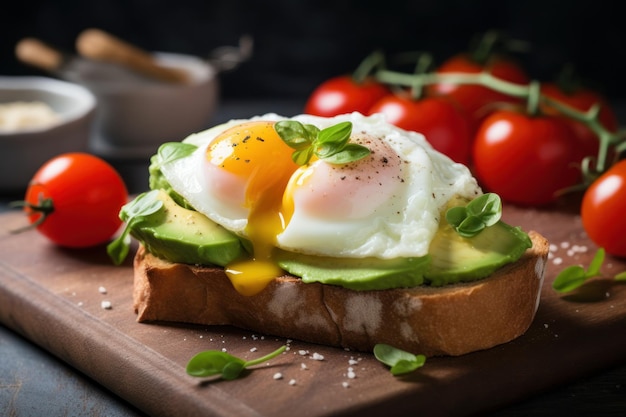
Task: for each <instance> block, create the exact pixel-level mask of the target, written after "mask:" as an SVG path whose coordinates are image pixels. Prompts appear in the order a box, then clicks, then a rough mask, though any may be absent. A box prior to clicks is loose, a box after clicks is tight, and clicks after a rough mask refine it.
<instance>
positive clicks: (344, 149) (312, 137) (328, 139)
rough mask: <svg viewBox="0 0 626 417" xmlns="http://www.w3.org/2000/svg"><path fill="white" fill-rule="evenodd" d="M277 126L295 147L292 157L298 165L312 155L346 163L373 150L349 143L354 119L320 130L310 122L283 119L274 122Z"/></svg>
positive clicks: (287, 140)
mask: <svg viewBox="0 0 626 417" xmlns="http://www.w3.org/2000/svg"><path fill="white" fill-rule="evenodd" d="M274 129H275V130H276V132H277V133H278V135H279V136H280V137H281V139H282V140H283V141H284V142H285V143H286V144H287V145H289V147H291V148H293V149H294V152H293V154H292V155H291V159H292V160H293V161H294V162H295V163H296V164H298V165H307V164H308V163H309V162H310V161H311V158H312V157H313V156H316V157H317V158H319V159H323V160H324V161H326V162H328V163H330V164H347V163H349V162H354V161H358V160H359V159H361V158H365V157H366V156H367V155H369V154H370V150H369V149H368V148H366V147H365V146H362V145H359V144H357V143H350V135H351V134H352V123H351V122H341V123H338V124H336V125H333V126H329V127H327V128H325V129H323V130H320V129H319V128H317V127H316V126H313V125H311V124H305V123H300V122H298V121H295V120H282V121H279V122H277V123H276V124H275V125H274Z"/></svg>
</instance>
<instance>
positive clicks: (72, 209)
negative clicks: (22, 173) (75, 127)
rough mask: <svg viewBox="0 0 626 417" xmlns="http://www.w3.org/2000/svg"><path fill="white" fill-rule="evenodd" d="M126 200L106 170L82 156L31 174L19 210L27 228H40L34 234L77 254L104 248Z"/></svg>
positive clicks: (55, 161) (117, 178) (112, 171)
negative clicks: (85, 249)
mask: <svg viewBox="0 0 626 417" xmlns="http://www.w3.org/2000/svg"><path fill="white" fill-rule="evenodd" d="M127 199H128V192H127V190H126V185H125V184H124V181H123V180H122V178H121V177H120V175H119V174H118V173H117V171H116V170H115V169H114V168H113V167H112V166H111V165H109V164H108V163H107V162H105V161H104V160H102V159H100V158H98V157H96V156H93V155H90V154H87V153H67V154H62V155H59V156H57V157H55V158H52V159H51V160H49V161H48V162H46V163H45V164H44V165H43V166H41V168H39V170H38V171H37V172H36V173H35V175H34V176H33V178H32V179H31V181H30V183H29V185H28V188H27V190H26V197H25V199H24V203H25V204H26V205H25V208H24V210H25V211H26V213H27V214H28V218H29V221H30V223H31V224H37V222H38V221H40V222H41V223H39V224H38V225H37V230H38V231H39V232H41V233H42V234H43V235H44V236H46V237H47V238H48V239H50V240H51V241H52V242H54V243H56V244H57V245H60V246H64V247H71V248H79V247H88V246H95V245H98V244H101V243H105V242H106V241H108V240H109V239H110V238H111V237H112V236H113V235H114V234H115V232H116V231H117V230H118V228H119V227H120V225H121V223H122V221H121V220H120V218H119V211H120V209H121V207H122V206H123V205H124V204H125V203H126V202H127ZM42 205H43V206H45V207H47V208H44V209H41V208H40V207H41V206H42ZM43 216H45V217H43Z"/></svg>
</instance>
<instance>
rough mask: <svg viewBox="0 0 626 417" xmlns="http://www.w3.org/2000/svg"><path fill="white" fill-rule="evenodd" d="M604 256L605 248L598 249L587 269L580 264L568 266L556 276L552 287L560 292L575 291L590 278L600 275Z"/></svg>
mask: <svg viewBox="0 0 626 417" xmlns="http://www.w3.org/2000/svg"><path fill="white" fill-rule="evenodd" d="M604 256H605V251H604V248H600V249H598V250H597V251H596V254H595V255H594V257H593V259H592V261H591V263H590V264H589V268H588V269H587V270H585V268H583V267H582V266H580V265H572V266H568V267H567V268H565V269H564V270H562V271H561V272H560V273H559V274H558V275H557V276H556V278H555V279H554V281H553V282H552V288H553V289H554V290H555V291H558V292H569V291H573V290H575V289H576V288H578V287H580V286H581V285H583V284H584V283H585V282H586V281H587V280H588V279H590V278H593V277H595V276H598V275H600V268H601V267H602V263H603V262H604Z"/></svg>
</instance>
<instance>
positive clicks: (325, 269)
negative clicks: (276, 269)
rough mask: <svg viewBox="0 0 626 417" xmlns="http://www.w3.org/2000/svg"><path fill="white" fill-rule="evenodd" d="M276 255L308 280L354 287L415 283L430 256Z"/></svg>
mask: <svg viewBox="0 0 626 417" xmlns="http://www.w3.org/2000/svg"><path fill="white" fill-rule="evenodd" d="M274 257H275V259H276V260H277V262H278V265H280V267H281V268H283V269H284V270H285V271H287V272H289V273H290V274H292V275H295V276H299V277H301V278H302V281H303V282H305V283H311V282H320V283H322V284H332V285H340V286H342V287H345V288H349V289H353V290H381V289H388V288H404V287H415V286H418V285H421V284H422V283H423V282H424V277H423V274H424V271H425V269H426V267H427V266H428V263H429V256H428V255H427V256H424V257H417V258H398V259H389V260H387V259H378V258H361V259H357V258H334V257H330V256H313V255H305V254H300V253H293V252H287V251H283V250H277V251H276V252H275V254H274Z"/></svg>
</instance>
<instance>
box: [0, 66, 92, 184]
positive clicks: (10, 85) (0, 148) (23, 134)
mask: <svg viewBox="0 0 626 417" xmlns="http://www.w3.org/2000/svg"><path fill="white" fill-rule="evenodd" d="M20 102H24V103H31V104H32V103H37V102H39V103H45V104H46V105H47V106H48V107H49V108H50V109H52V111H53V112H54V113H55V114H56V115H57V116H58V120H57V121H55V122H54V123H53V124H51V125H48V126H40V127H32V126H31V127H29V125H28V124H27V123H26V124H23V125H22V126H21V127H19V128H18V127H15V128H6V126H8V125H5V128H0V190H2V191H3V192H4V191H22V190H25V189H26V187H27V185H28V182H29V180H30V179H31V177H32V176H33V174H34V173H35V172H36V171H37V169H39V167H40V166H41V165H43V163H45V162H46V161H48V160H49V159H51V158H52V157H54V156H57V155H59V154H61V153H65V152H79V151H87V150H88V145H89V138H90V134H91V129H92V122H93V119H94V115H95V108H96V98H95V97H94V95H93V94H92V93H91V92H90V91H89V90H87V89H86V88H84V87H82V86H80V85H76V84H74V83H70V82H66V81H60V80H57V79H53V78H47V77H31V76H24V77H22V76H0V104H4V105H6V104H10V106H13V105H15V104H16V103H20ZM4 108H5V109H6V106H4ZM5 121H6V119H5ZM0 127H1V126H0Z"/></svg>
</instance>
